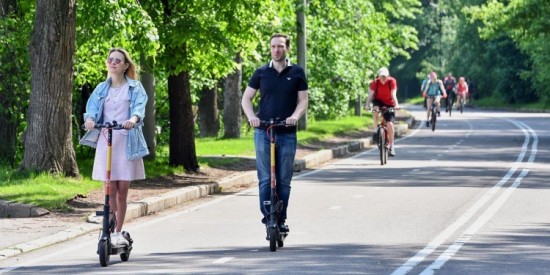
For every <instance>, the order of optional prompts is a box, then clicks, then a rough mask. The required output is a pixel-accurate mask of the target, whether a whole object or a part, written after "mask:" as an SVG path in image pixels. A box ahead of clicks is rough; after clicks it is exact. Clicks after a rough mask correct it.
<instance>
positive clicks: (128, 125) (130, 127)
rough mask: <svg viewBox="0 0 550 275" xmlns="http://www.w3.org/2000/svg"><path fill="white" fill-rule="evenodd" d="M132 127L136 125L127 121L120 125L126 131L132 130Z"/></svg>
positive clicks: (131, 121)
mask: <svg viewBox="0 0 550 275" xmlns="http://www.w3.org/2000/svg"><path fill="white" fill-rule="evenodd" d="M134 125H136V123H135V122H134V121H133V120H131V119H129V120H126V121H124V122H123V123H122V128H124V129H126V130H130V129H132V128H134Z"/></svg>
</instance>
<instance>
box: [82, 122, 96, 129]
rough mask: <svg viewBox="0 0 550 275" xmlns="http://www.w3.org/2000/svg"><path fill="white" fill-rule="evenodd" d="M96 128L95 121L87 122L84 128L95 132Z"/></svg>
mask: <svg viewBox="0 0 550 275" xmlns="http://www.w3.org/2000/svg"><path fill="white" fill-rule="evenodd" d="M94 127H95V122H94V121H93V120H87V121H86V122H85V123H84V128H85V129H86V131H90V130H93V129H94Z"/></svg>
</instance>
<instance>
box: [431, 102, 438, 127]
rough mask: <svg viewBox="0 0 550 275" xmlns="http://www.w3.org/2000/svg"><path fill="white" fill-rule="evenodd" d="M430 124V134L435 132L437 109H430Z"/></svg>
mask: <svg viewBox="0 0 550 275" xmlns="http://www.w3.org/2000/svg"><path fill="white" fill-rule="evenodd" d="M431 120H432V121H431V123H432V132H433V131H435V122H436V121H437V109H436V108H435V106H434V107H432V118H431Z"/></svg>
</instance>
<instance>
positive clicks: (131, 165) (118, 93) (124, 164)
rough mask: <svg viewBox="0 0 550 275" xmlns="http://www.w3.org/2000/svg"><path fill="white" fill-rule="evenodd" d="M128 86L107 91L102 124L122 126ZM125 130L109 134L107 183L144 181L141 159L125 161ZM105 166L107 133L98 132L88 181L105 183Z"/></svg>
mask: <svg viewBox="0 0 550 275" xmlns="http://www.w3.org/2000/svg"><path fill="white" fill-rule="evenodd" d="M128 89H129V86H128V83H126V84H124V85H123V86H122V87H119V88H112V87H111V88H109V93H108V95H107V98H105V104H104V105H103V121H104V122H106V121H110V122H112V121H113V120H114V121H116V122H117V123H120V124H122V123H123V122H124V121H126V120H128V119H129V112H130V111H129V110H130V95H129V94H128ZM127 135H128V131H127V130H113V143H112V146H111V148H112V154H111V181H117V180H122V181H132V180H139V179H144V178H145V170H144V167H143V159H141V158H139V159H135V160H128V159H127V158H126V149H125V148H126V137H127ZM106 164H107V130H106V129H102V132H101V134H100V135H99V139H98V141H97V148H96V151H95V159H94V169H93V172H92V179H94V180H100V181H105V179H106Z"/></svg>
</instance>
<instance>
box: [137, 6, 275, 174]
mask: <svg viewBox="0 0 550 275" xmlns="http://www.w3.org/2000/svg"><path fill="white" fill-rule="evenodd" d="M264 2H266V1H260V0H255V1H250V0H249V1H244V0H230V1H223V2H222V1H200V0H192V1H171V0H163V1H142V4H143V5H144V7H146V10H147V11H148V13H149V14H150V15H151V17H152V18H153V21H154V22H155V25H156V26H157V28H158V29H159V33H160V41H161V44H162V45H163V48H162V51H161V56H160V58H159V59H158V61H159V66H158V68H159V69H160V70H163V71H164V72H165V73H166V74H167V75H168V95H169V106H170V111H169V113H170V142H169V144H170V145H169V147H170V157H169V159H170V165H172V166H179V165H181V166H183V167H184V169H185V170H187V171H191V172H195V171H198V168H199V166H198V162H197V157H196V151H195V136H194V135H195V133H194V124H193V112H192V104H193V101H192V100H193V96H192V90H191V87H192V84H196V85H195V86H193V87H197V88H196V89H202V88H203V86H204V83H205V82H207V81H213V80H216V81H217V80H219V79H221V78H222V77H223V76H226V75H228V74H229V73H230V72H232V71H233V70H234V68H235V67H234V61H233V57H234V56H235V54H236V53H237V52H240V51H243V52H246V51H244V50H243V48H244V49H246V48H249V46H248V45H247V44H246V43H241V42H242V39H240V40H239V39H237V38H236V37H242V34H243V33H244V34H245V37H251V35H250V34H249V33H252V34H255V33H256V32H248V34H247V32H243V31H242V29H241V27H240V26H241V24H240V23H241V21H245V22H250V21H253V20H257V19H256V18H255V16H256V15H258V14H262V13H263V12H265V11H264V10H262V8H263V7H264V6H266V5H268V6H269V5H273V4H272V3H270V1H268V2H267V3H264ZM260 18H263V17H260ZM244 25H245V26H247V24H244ZM247 31H249V30H247ZM237 33H239V34H241V36H237V35H235V34H237ZM246 41H252V39H251V38H248V39H246ZM191 80H193V81H194V82H191ZM210 102H213V101H210ZM236 107H237V108H238V106H236Z"/></svg>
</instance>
